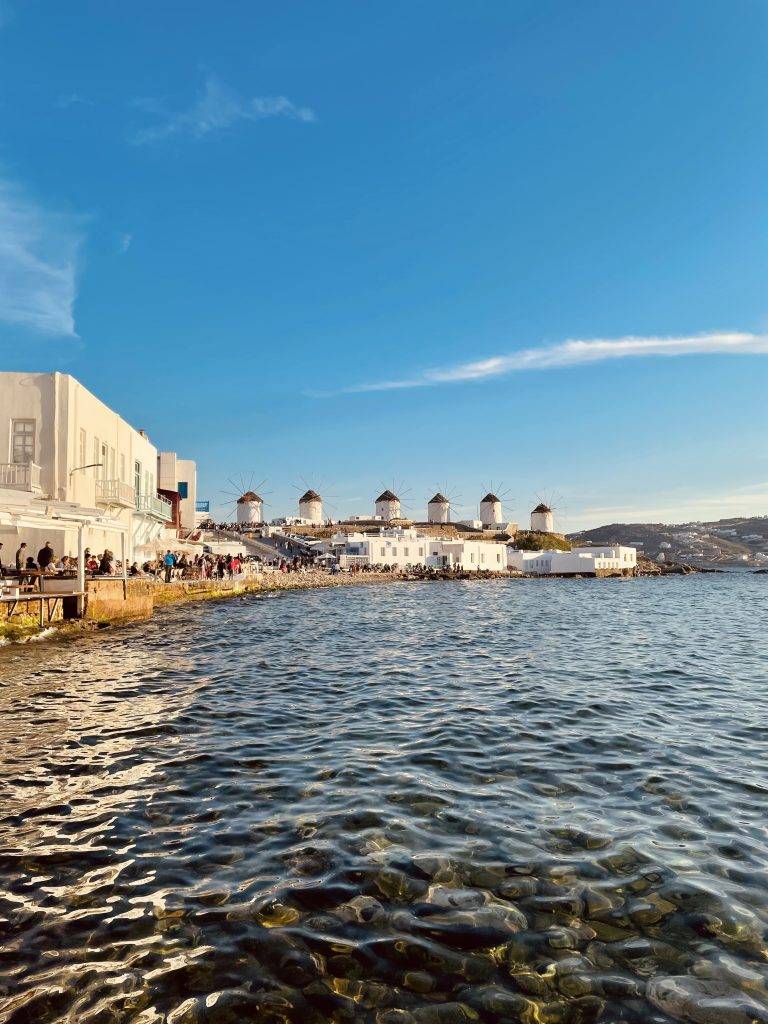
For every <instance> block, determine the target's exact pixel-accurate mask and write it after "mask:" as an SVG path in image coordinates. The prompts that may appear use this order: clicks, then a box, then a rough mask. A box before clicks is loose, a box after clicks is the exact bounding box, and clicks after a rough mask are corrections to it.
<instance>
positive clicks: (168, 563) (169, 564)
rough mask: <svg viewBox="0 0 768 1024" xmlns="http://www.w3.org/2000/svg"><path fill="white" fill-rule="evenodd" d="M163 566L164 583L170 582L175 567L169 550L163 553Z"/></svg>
mask: <svg viewBox="0 0 768 1024" xmlns="http://www.w3.org/2000/svg"><path fill="white" fill-rule="evenodd" d="M163 564H164V565H165V582H166V583H170V582H171V576H172V575H173V568H174V566H175V565H176V559H175V558H174V557H173V555H172V554H171V550H170V548H169V549H168V550H167V551H166V552H165V558H164V559H163Z"/></svg>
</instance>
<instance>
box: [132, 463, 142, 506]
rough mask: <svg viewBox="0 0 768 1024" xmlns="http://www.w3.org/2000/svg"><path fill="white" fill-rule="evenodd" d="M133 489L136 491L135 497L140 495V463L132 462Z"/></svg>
mask: <svg viewBox="0 0 768 1024" xmlns="http://www.w3.org/2000/svg"><path fill="white" fill-rule="evenodd" d="M133 489H134V491H136V497H137V498H138V496H139V495H140V494H141V463H140V462H134V464H133Z"/></svg>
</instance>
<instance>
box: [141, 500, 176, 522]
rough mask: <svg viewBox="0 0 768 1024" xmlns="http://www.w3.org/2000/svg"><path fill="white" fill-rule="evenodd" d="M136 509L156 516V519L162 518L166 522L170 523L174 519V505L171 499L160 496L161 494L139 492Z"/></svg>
mask: <svg viewBox="0 0 768 1024" xmlns="http://www.w3.org/2000/svg"><path fill="white" fill-rule="evenodd" d="M136 509H137V511H139V512H146V513H147V515H150V516H154V517H155V519H161V520H162V521H163V522H165V523H169V522H170V521H171V520H172V519H173V505H171V503H170V501H166V500H165V498H161V497H159V495H155V494H137V495H136Z"/></svg>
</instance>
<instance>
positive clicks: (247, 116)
mask: <svg viewBox="0 0 768 1024" xmlns="http://www.w3.org/2000/svg"><path fill="white" fill-rule="evenodd" d="M135 105H136V106H138V107H141V108H142V109H143V110H145V111H146V112H147V113H149V114H152V115H154V117H155V118H156V123H155V124H153V125H149V126H148V127H146V128H142V129H139V130H138V131H136V132H134V133H133V134H132V135H131V136H130V141H131V142H133V143H135V144H137V145H141V144H143V143H147V142H156V141H158V140H160V139H165V138H168V137H169V136H171V135H186V136H191V137H192V138H195V139H202V138H204V137H205V136H206V135H209V134H210V133H211V132H215V131H221V130H223V129H225V128H230V127H232V125H235V124H237V123H238V122H240V121H263V120H265V119H266V118H269V117H287V118H292V119H293V120H295V121H306V122H310V121H315V120H317V118H316V116H315V112H314V111H313V110H312V109H311V108H310V107H300V106H297V105H296V104H295V103H293V102H291V100H289V99H287V98H286V97H285V96H253V97H251V98H250V99H247V98H245V97H242V96H240V95H239V94H238V93H237V92H235V91H234V90H233V89H230V88H229V87H228V86H226V85H224V83H223V82H221V81H220V80H219V79H218V78H217V77H216V76H215V75H212V74H209V75H208V76H207V78H206V80H205V84H204V86H203V90H202V92H201V93H200V94H199V95H198V97H197V99H196V100H195V102H194V103H193V104H192V106H191V107H190V108H189V109H188V110H181V111H170V110H168V109H167V107H165V105H164V104H162V103H160V102H158V101H157V100H146V99H145V100H137V101H136V104H135Z"/></svg>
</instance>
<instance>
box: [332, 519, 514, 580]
mask: <svg viewBox="0 0 768 1024" xmlns="http://www.w3.org/2000/svg"><path fill="white" fill-rule="evenodd" d="M331 550H332V551H334V552H336V553H337V554H338V556H339V564H340V565H341V566H342V568H350V567H351V566H353V565H394V566H397V567H398V568H401V569H404V568H406V567H408V566H422V567H427V566H429V567H431V568H460V569H467V570H470V571H471V570H477V569H487V570H493V571H495V572H505V571H506V568H507V554H506V548H505V546H504V544H498V543H494V542H493V541H484V540H463V539H460V538H455V537H452V538H444V537H429V536H427V535H426V534H423V533H420V532H419V531H418V530H415V529H406V528H402V527H393V528H390V529H381V530H379V532H378V533H375V534H370V533H349V534H345V533H338V534H334V536H333V537H332V538H331Z"/></svg>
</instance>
